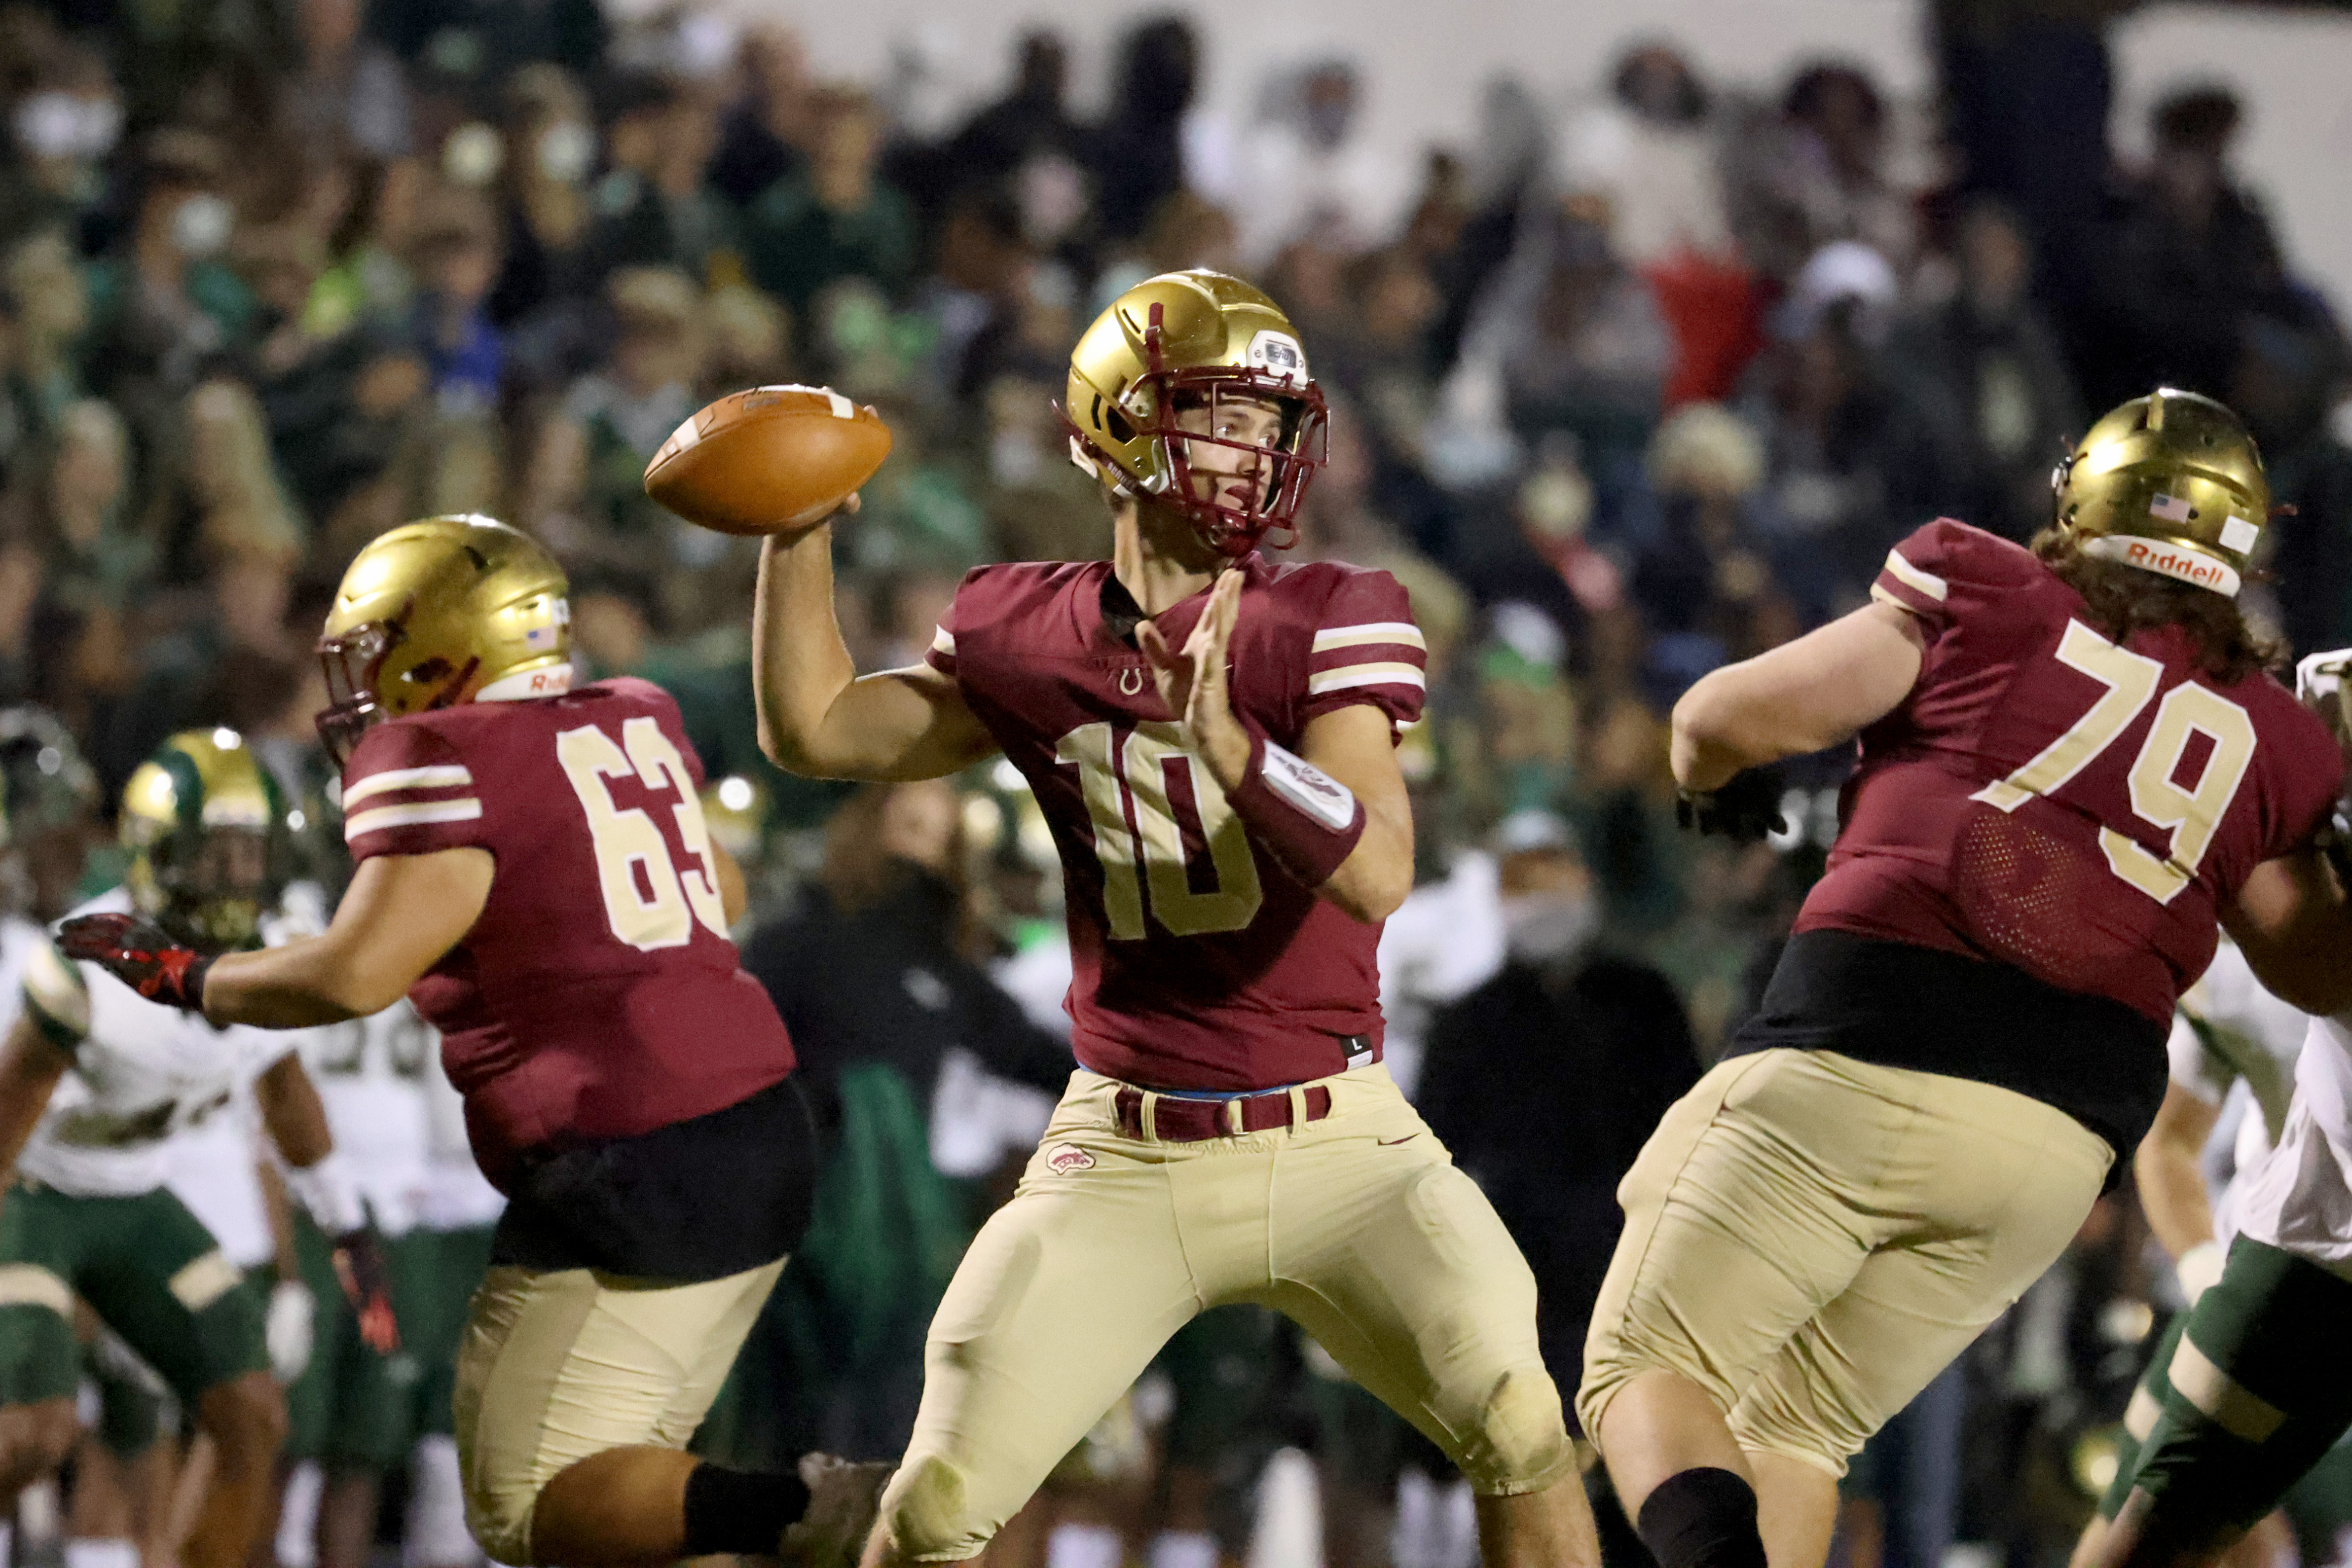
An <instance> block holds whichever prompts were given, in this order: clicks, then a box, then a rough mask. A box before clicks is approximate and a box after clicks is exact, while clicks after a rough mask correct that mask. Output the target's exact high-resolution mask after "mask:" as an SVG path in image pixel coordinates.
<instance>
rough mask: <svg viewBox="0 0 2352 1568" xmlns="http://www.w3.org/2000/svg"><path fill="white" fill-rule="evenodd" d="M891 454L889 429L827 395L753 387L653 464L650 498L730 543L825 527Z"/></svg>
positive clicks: (704, 415)
mask: <svg viewBox="0 0 2352 1568" xmlns="http://www.w3.org/2000/svg"><path fill="white" fill-rule="evenodd" d="M888 455H890V427H889V426H888V425H887V424H884V423H882V418H881V416H880V415H879V414H877V413H875V412H874V411H873V410H872V409H871V408H867V407H863V406H860V405H859V404H857V403H854V402H850V401H849V400H848V399H847V398H845V397H844V396H842V395H841V394H840V393H839V392H835V391H833V390H831V389H830V388H827V387H802V386H775V387H753V388H751V390H750V391H749V392H730V393H729V394H728V395H727V396H725V397H722V398H720V399H719V401H718V402H714V403H712V404H710V405H709V407H707V408H703V409H699V410H698V411H696V413H694V414H693V415H692V416H691V417H689V418H688V420H687V422H686V423H684V424H681V425H679V426H678V427H677V430H676V431H674V432H672V433H671V434H670V438H669V439H668V440H667V441H665V442H663V443H662V446H661V450H660V451H658V452H656V453H655V454H654V460H653V461H652V462H651V463H648V464H646V495H648V496H650V497H653V498H654V499H655V500H656V501H658V502H660V503H661V504H662V505H663V506H665V507H668V508H669V509H670V510H671V511H673V512H676V513H677V515H678V516H679V517H684V518H685V519H686V520H687V521H688V522H689V523H698V524H700V525H701V526H702V527H704V528H715V529H717V530H718V531H719V532H720V533H722V534H790V533H795V532H798V531H799V530H801V529H803V528H813V527H814V526H815V525H816V524H818V523H821V522H823V521H824V519H825V518H826V517H830V516H831V515H832V514H833V513H834V511H835V509H836V508H838V507H840V506H841V504H842V502H843V501H845V499H847V498H848V497H849V496H850V495H851V493H852V492H854V491H855V490H856V488H857V487H858V486H860V485H863V484H865V483H866V480H868V479H870V478H872V477H873V476H874V471H875V470H876V469H877V468H879V467H881V466H882V459H884V458H885V457H887V456H888Z"/></svg>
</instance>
